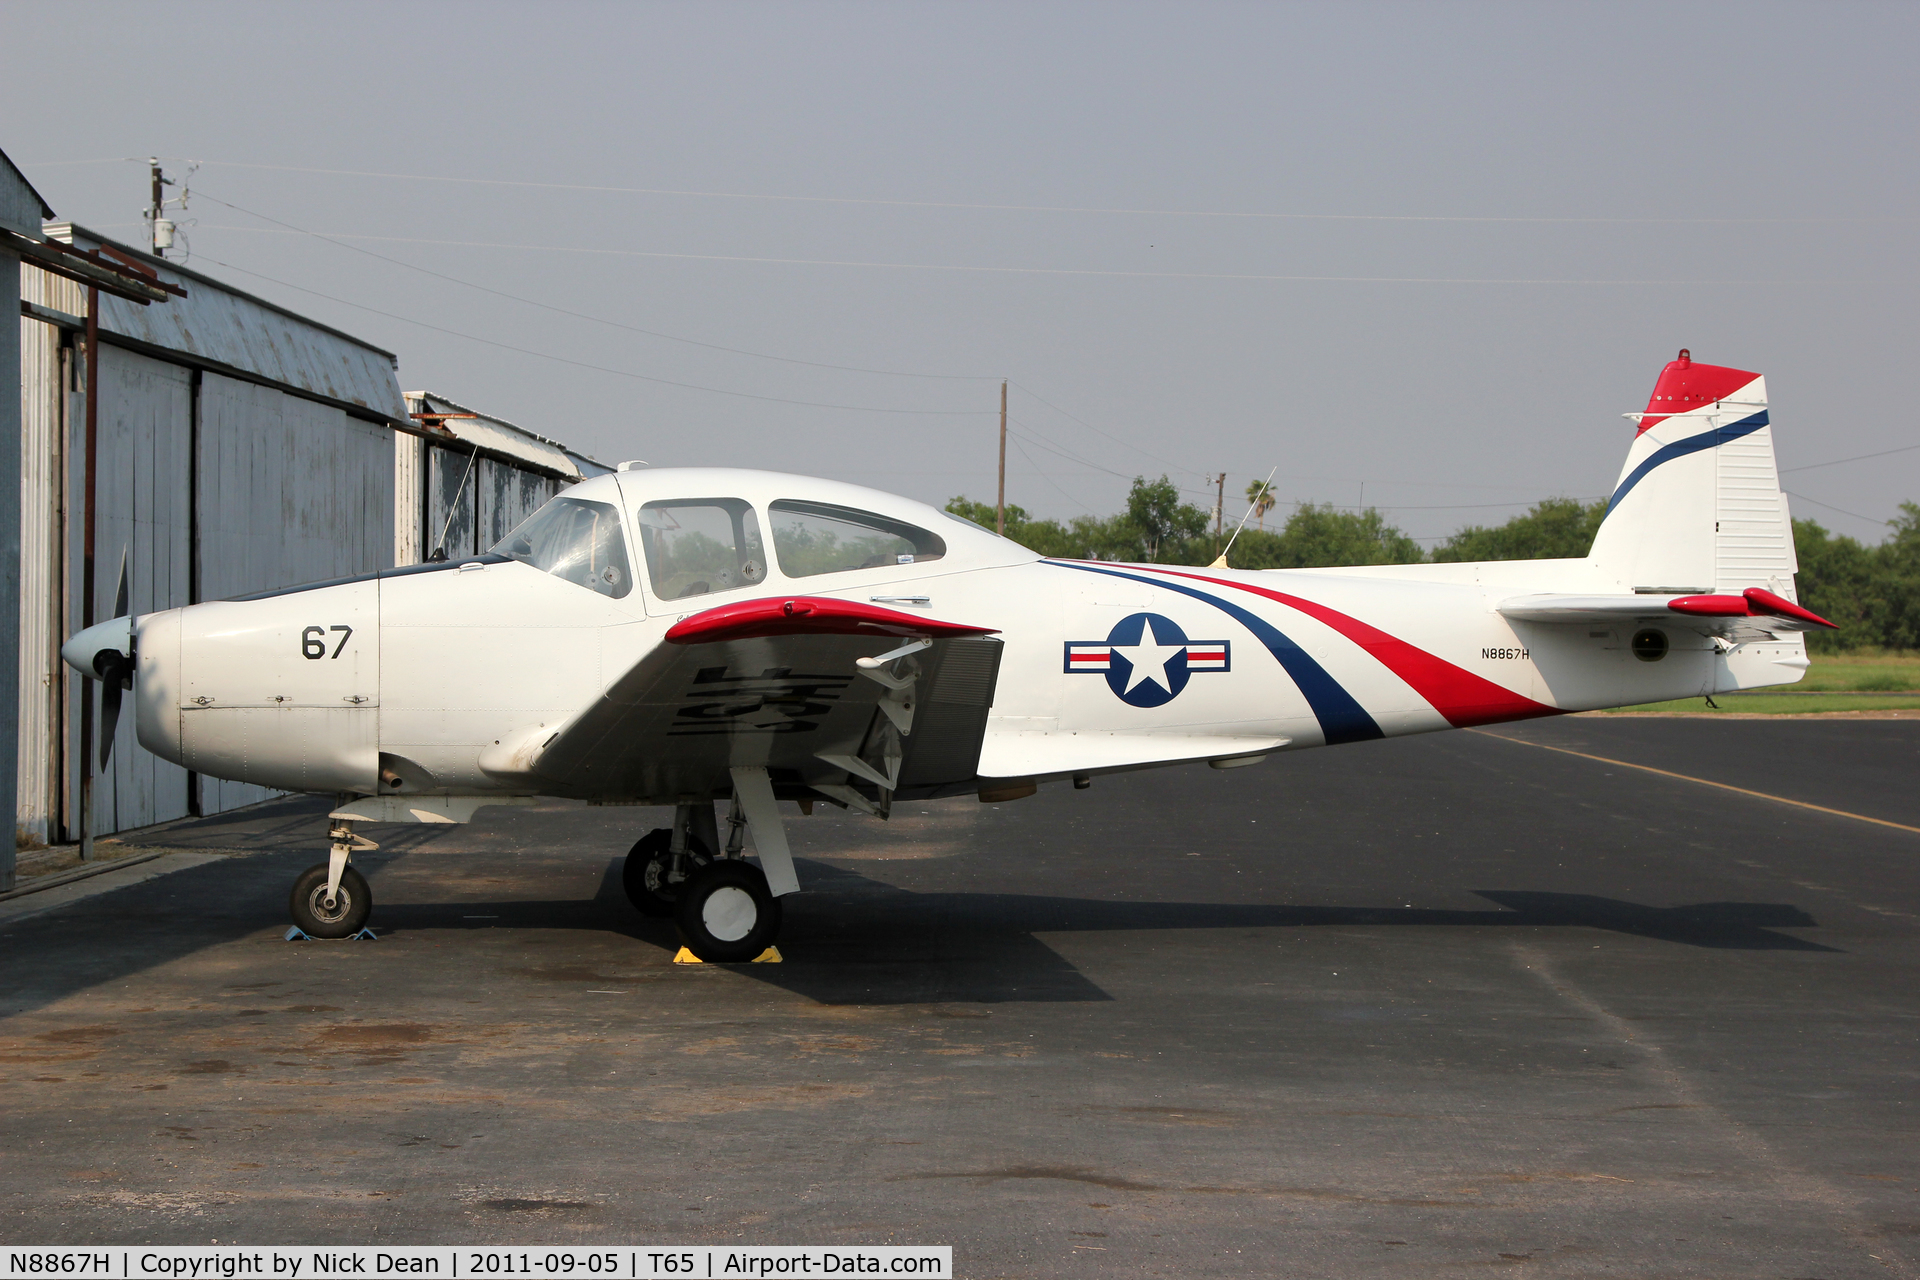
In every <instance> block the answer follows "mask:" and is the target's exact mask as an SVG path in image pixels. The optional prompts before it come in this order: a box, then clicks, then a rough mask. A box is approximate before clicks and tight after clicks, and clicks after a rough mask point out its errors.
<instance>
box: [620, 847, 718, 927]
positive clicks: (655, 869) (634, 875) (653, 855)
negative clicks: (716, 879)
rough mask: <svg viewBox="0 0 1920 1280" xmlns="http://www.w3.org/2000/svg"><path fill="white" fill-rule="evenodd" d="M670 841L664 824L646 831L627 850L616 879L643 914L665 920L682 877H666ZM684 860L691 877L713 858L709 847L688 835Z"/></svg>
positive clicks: (670, 861) (670, 865) (669, 868)
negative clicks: (679, 879)
mask: <svg viewBox="0 0 1920 1280" xmlns="http://www.w3.org/2000/svg"><path fill="white" fill-rule="evenodd" d="M672 844H673V832H672V831H670V830H668V829H667V828H666V827H660V828H658V829H656V830H653V831H649V832H647V834H645V835H644V836H641V837H640V840H639V843H637V844H635V845H634V846H633V848H632V849H631V850H630V851H629V852H628V853H627V861H626V865H624V866H623V867H621V869H620V883H621V884H622V885H623V886H624V887H625V888H626V891H627V898H628V899H629V900H630V901H631V902H632V903H633V905H634V906H636V907H638V908H639V909H640V914H641V915H643V916H653V917H655V918H657V919H661V920H665V919H667V918H668V917H670V916H672V915H673V899H674V895H675V893H676V892H678V890H679V888H680V885H681V884H682V883H684V881H676V880H669V879H668V876H669V875H670V873H671V872H672V871H673V854H672V852H671V851H670V846H671V845H672ZM687 861H688V862H689V863H691V864H692V865H691V866H690V867H689V868H688V870H687V875H688V877H691V876H692V875H693V874H694V873H695V872H697V871H698V870H699V869H700V868H701V867H704V866H706V865H707V864H708V863H709V862H712V861H713V850H711V849H708V848H706V847H705V846H704V845H702V844H701V843H700V842H699V840H698V839H696V838H694V837H692V836H689V837H688V838H687Z"/></svg>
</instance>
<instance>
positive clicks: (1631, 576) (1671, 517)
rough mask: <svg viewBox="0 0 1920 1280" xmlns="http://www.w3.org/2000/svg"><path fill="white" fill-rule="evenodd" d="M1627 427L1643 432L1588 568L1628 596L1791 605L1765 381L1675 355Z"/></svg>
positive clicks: (1788, 543) (1788, 531) (1788, 547)
mask: <svg viewBox="0 0 1920 1280" xmlns="http://www.w3.org/2000/svg"><path fill="white" fill-rule="evenodd" d="M1633 416H1635V417H1637V418H1638V419H1639V422H1640V428H1639V431H1638V433H1637V434H1636V435H1635V437H1634V441H1633V446H1632V448H1631V449H1629V450H1628V452H1627V462H1626V466H1625V467H1623V468H1622V469H1621V471H1620V479H1619V482H1618V483H1616V484H1615V485H1614V487H1613V496H1612V498H1611V499H1609V500H1608V503H1607V514H1606V517H1605V519H1604V520H1602V522H1601V525H1600V532H1599V534H1598V536H1596V537H1595V538H1594V541H1593V551H1592V553H1591V558H1592V560H1593V561H1594V562H1595V564H1596V565H1597V566H1598V567H1599V568H1600V569H1601V570H1602V571H1603V572H1605V573H1606V574H1608V575H1609V576H1610V577H1613V578H1614V579H1615V580H1616V581H1617V582H1618V583H1619V585H1620V586H1621V587H1622V588H1624V589H1627V590H1655V589H1658V590H1673V591H1680V592H1693V591H1703V592H1715V593H1723V594H1734V595H1737V594H1739V593H1740V592H1741V591H1743V590H1745V589H1746V588H1748V587H1764V588H1766V589H1767V590H1769V591H1773V592H1775V593H1777V594H1779V595H1781V596H1784V597H1786V598H1787V599H1789V600H1791V599H1793V598H1794V595H1793V574H1794V570H1795V568H1796V567H1797V566H1796V565H1795V563H1794V556H1793V528H1792V525H1791V523H1790V522H1789V519H1788V515H1787V499H1786V495H1785V494H1784V493H1782V492H1781V491H1780V477H1779V474H1778V473H1777V472H1776V470H1775V468H1774V461H1773V432H1772V429H1771V428H1770V427H1769V426H1768V422H1767V381H1766V379H1765V378H1763V377H1761V376H1760V375H1759V374H1757V373H1749V372H1747V371H1746V370H1744V369H1729V368H1725V367H1723V366H1720V365H1710V364H1695V363H1694V362H1693V360H1692V359H1691V358H1690V356H1689V355H1688V353H1687V352H1685V351H1682V352H1681V353H1680V357H1679V359H1677V360H1673V361H1671V362H1669V363H1668V365H1667V367H1666V368H1665V369H1663V370H1661V372H1660V380H1659V381H1658V382H1657V383H1655V384H1654V388H1653V395H1652V397H1651V398H1649V399H1648V401H1647V408H1646V412H1645V413H1641V414H1636V415H1633Z"/></svg>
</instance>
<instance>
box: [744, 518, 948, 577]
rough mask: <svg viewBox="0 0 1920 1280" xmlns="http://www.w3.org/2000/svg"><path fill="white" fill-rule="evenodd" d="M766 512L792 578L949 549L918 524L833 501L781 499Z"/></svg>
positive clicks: (919, 558)
mask: <svg viewBox="0 0 1920 1280" xmlns="http://www.w3.org/2000/svg"><path fill="white" fill-rule="evenodd" d="M768 516H769V518H770V519H771V520H772V522H773V549H774V554H775V555H777V556H778V557H779V559H780V572H782V573H784V574H786V575H787V576H788V577H789V578H811V577H813V576H815V575H817V574H822V573H844V572H846V571H847V570H850V569H877V568H880V567H881V566H883V565H896V564H921V563H924V562H926V561H929V560H938V559H940V558H941V557H942V556H944V555H946V554H947V544H946V543H945V542H942V541H941V540H940V537H939V535H938V534H934V533H929V532H928V531H927V530H925V529H922V528H920V527H919V526H918V525H911V524H907V523H905V522H904V521H901V520H895V519H893V518H892V517H891V516H883V515H876V514H875V513H873V512H871V511H860V510H857V509H856V508H853V507H841V506H835V505H834V504H833V503H830V502H801V501H798V500H795V499H782V500H781V501H779V502H776V503H774V504H773V505H772V506H771V507H769V508H768Z"/></svg>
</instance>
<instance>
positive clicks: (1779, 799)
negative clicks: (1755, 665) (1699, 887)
mask: <svg viewBox="0 0 1920 1280" xmlns="http://www.w3.org/2000/svg"><path fill="white" fill-rule="evenodd" d="M1468 732H1469V733H1477V734H1480V735H1481V736H1482V737H1487V738H1498V739H1500V741H1502V742H1517V743H1519V744H1520V745H1521V746H1523V747H1538V748H1540V749H1541V750H1542V751H1558V752H1559V753H1560V754H1561V755H1563V756H1579V757H1580V758H1581V759H1582V760H1598V761H1599V762H1600V763H1601V764H1617V765H1619V766H1620V767H1621V768H1622V769H1638V770H1640V771H1641V772H1642V773H1657V774H1659V775H1660V776H1661V777H1663V778H1678V779H1679V780H1680V781H1682V782H1697V783H1699V784H1700V785H1701V786H1703V787H1718V788H1720V790H1722V791H1731V792H1733V793H1735V794H1736V795H1743V796H1752V797H1753V798H1754V799H1756V800H1771V801H1773V802H1774V803H1775V804H1790V805H1792V806H1793V807H1794V808H1796V809H1811V810H1813V811H1814V812H1815V813H1830V814H1832V815H1833V816H1834V817H1836V818H1852V819H1853V820H1854V821H1855V822H1871V823H1872V824H1873V825H1874V826H1876V827H1892V828H1893V829H1894V830H1895V831H1911V832H1913V833H1914V834H1915V835H1920V827H1910V826H1908V825H1907V824H1906V823H1904V822H1888V821H1887V820H1886V819H1885V818H1869V817H1868V816H1867V815H1866V814H1864V813H1849V812H1848V811H1847V810H1845V809H1829V808H1828V807H1827V806H1826V805H1823V804H1808V803H1807V802H1806V801H1805V800H1789V799H1787V798H1786V797H1785V796H1775V795H1768V794H1767V793H1766V792H1764V791H1749V790H1748V789H1747V788H1745V787H1736V786H1731V785H1729V784H1728V783H1725V782H1714V781H1712V780H1711V779H1709V778H1696V777H1694V776H1693V775H1691V774H1686V773H1675V772H1673V770H1671V769H1656V768H1654V767H1653V766H1652V765H1650V764H1635V763H1634V762H1633V761H1631V760H1615V759H1612V758H1611V757H1609V756H1596V755H1593V754H1591V753H1589V752H1585V751H1575V750H1573V749H1572V748H1571V747H1550V746H1548V745H1547V744H1546V743H1544V742H1529V741H1527V739H1525V738H1509V737H1508V736H1507V735H1506V734H1504V733H1490V732H1488V731H1487V730H1485V729H1469V730H1468Z"/></svg>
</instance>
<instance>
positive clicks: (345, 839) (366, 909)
mask: <svg viewBox="0 0 1920 1280" xmlns="http://www.w3.org/2000/svg"><path fill="white" fill-rule="evenodd" d="M327 835H328V836H329V837H330V838H331V839H332V841H333V846H332V848H331V849H329V850H328V856H327V860H326V861H325V862H316V863H314V864H313V865H312V866H310V867H308V868H307V869H306V870H305V871H302V872H301V873H300V878H299V879H297V880H295V881H294V882H293V892H292V893H291V894H289V895H288V897H287V913H288V914H289V915H291V916H292V917H293V923H294V924H295V925H297V926H299V928H300V929H301V930H303V931H304V932H305V933H307V934H308V935H309V936H311V937H315V938H351V937H352V936H353V935H354V934H356V933H358V932H360V931H361V930H362V929H364V928H366V927H367V917H368V916H369V915H371V914H372V913H373V891H372V890H371V889H369V888H368V887H367V881H366V877H364V876H362V875H361V874H360V873H359V872H358V871H356V870H354V869H353V867H351V866H349V865H348V861H349V859H350V858H351V857H352V855H353V851H354V850H356V849H358V850H361V851H366V850H369V849H378V848H379V847H380V846H379V845H377V844H375V843H374V842H373V841H371V840H369V839H367V838H366V837H365V836H357V835H355V834H354V833H353V823H351V822H349V821H347V820H346V819H344V818H336V819H334V821H333V824H332V825H331V826H329V827H328V828H327Z"/></svg>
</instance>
